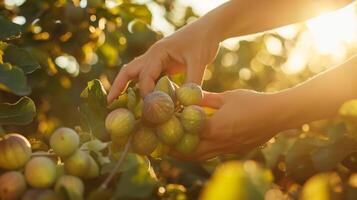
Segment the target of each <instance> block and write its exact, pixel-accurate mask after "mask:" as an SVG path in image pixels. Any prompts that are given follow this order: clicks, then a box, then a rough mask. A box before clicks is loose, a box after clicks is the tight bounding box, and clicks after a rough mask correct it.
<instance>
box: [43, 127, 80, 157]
mask: <svg viewBox="0 0 357 200" xmlns="http://www.w3.org/2000/svg"><path fill="white" fill-rule="evenodd" d="M50 146H51V148H52V149H53V151H54V152H55V153H56V154H57V155H58V156H61V157H67V156H70V155H71V154H73V153H74V152H75V151H76V150H77V149H78V147H79V136H78V134H77V133H76V131H74V130H73V129H70V128H65V127H63V128H59V129H57V130H56V131H55V132H54V133H53V134H52V135H51V138H50Z"/></svg>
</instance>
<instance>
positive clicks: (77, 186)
mask: <svg viewBox="0 0 357 200" xmlns="http://www.w3.org/2000/svg"><path fill="white" fill-rule="evenodd" d="M54 188H55V191H56V192H57V193H61V191H62V190H63V189H64V190H65V191H66V193H67V196H68V199H69V200H82V199H83V195H84V184H83V182H82V180H81V179H79V178H78V177H75V176H71V175H64V176H61V177H60V178H59V179H58V180H57V182H56V184H55V187H54Z"/></svg>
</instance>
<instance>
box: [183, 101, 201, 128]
mask: <svg viewBox="0 0 357 200" xmlns="http://www.w3.org/2000/svg"><path fill="white" fill-rule="evenodd" d="M180 120H181V124H182V126H183V128H184V129H185V130H186V131H187V132H189V133H198V132H199V131H200V130H202V128H203V126H204V124H205V121H206V114H205V112H204V111H203V109H202V108H201V107H199V106H196V105H191V106H187V107H185V108H184V109H183V111H182V113H181V116H180Z"/></svg>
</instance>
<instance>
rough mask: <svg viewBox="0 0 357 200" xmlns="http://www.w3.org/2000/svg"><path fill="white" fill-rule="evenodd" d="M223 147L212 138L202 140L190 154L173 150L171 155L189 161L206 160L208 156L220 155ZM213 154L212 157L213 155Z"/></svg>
mask: <svg viewBox="0 0 357 200" xmlns="http://www.w3.org/2000/svg"><path fill="white" fill-rule="evenodd" d="M220 149H221V147H219V146H217V143H216V142H215V141H211V140H201V142H200V144H199V145H198V147H197V149H196V151H195V152H193V153H192V154H190V155H183V154H180V153H178V152H175V151H173V152H171V155H173V156H174V157H176V158H178V159H180V160H189V161H204V160H207V159H208V158H212V157H214V155H218V153H217V152H219V151H220ZM211 156H212V157H211Z"/></svg>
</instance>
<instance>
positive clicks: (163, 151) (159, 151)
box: [151, 141, 170, 159]
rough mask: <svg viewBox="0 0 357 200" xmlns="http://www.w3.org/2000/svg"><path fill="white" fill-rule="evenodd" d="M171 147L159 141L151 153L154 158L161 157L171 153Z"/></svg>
mask: <svg viewBox="0 0 357 200" xmlns="http://www.w3.org/2000/svg"><path fill="white" fill-rule="evenodd" d="M169 151H170V147H169V146H167V145H165V144H163V143H162V142H160V141H159V143H158V144H157V146H156V148H155V150H154V151H153V152H152V153H151V156H152V157H153V158H157V159H161V158H164V157H165V156H167V155H168V154H169Z"/></svg>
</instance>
